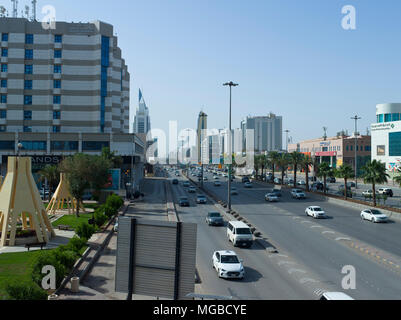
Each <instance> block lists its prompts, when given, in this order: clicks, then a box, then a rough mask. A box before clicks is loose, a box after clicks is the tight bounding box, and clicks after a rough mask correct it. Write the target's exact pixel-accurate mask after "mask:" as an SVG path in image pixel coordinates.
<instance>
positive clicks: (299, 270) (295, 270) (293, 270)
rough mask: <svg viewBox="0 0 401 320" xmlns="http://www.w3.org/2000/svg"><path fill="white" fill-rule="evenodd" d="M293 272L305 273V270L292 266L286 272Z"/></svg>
mask: <svg viewBox="0 0 401 320" xmlns="http://www.w3.org/2000/svg"><path fill="white" fill-rule="evenodd" d="M294 272H301V273H306V271H304V270H302V269H295V268H292V269H290V270H288V273H289V274H292V273H294Z"/></svg>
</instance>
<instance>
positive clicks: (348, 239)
mask: <svg viewBox="0 0 401 320" xmlns="http://www.w3.org/2000/svg"><path fill="white" fill-rule="evenodd" d="M340 240H347V241H351V239H350V238H343V237H338V238H336V241H340Z"/></svg>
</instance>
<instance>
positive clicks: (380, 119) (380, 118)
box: [377, 114, 384, 123]
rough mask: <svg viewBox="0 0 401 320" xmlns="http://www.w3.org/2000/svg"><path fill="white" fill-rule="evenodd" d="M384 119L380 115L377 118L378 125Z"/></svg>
mask: <svg viewBox="0 0 401 320" xmlns="http://www.w3.org/2000/svg"><path fill="white" fill-rule="evenodd" d="M383 118H384V117H383V115H382V114H379V115H378V116H377V122H378V123H382V122H383V120H384V119H383Z"/></svg>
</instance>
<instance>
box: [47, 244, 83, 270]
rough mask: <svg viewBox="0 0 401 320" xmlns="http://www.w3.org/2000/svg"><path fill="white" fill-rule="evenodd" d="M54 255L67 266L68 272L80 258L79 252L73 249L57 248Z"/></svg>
mask: <svg viewBox="0 0 401 320" xmlns="http://www.w3.org/2000/svg"><path fill="white" fill-rule="evenodd" d="M53 252H54V255H55V256H56V259H57V260H58V261H59V262H60V263H61V264H62V265H63V266H64V267H65V268H66V270H67V272H70V271H71V269H72V267H73V266H74V264H75V261H77V259H78V253H77V252H75V251H72V250H63V249H59V248H57V249H55V250H54V251H53Z"/></svg>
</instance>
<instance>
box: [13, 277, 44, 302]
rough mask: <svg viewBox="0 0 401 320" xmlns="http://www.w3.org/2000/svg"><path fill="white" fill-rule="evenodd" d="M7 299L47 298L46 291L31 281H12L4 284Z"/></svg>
mask: <svg viewBox="0 0 401 320" xmlns="http://www.w3.org/2000/svg"><path fill="white" fill-rule="evenodd" d="M5 289H6V292H7V295H8V299H9V300H47V292H46V291H45V290H43V289H42V288H40V287H39V286H38V285H37V284H36V283H34V282H32V281H23V282H21V281H16V280H15V281H12V282H8V283H6V286H5Z"/></svg>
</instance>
